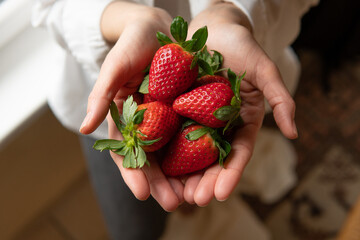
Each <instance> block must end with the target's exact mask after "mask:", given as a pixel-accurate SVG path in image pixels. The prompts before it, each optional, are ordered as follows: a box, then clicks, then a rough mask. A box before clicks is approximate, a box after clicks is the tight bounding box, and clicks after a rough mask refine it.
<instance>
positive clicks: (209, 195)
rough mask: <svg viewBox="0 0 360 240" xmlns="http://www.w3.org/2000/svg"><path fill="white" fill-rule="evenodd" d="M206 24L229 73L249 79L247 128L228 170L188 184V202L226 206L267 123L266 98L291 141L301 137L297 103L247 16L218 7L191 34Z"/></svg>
mask: <svg viewBox="0 0 360 240" xmlns="http://www.w3.org/2000/svg"><path fill="white" fill-rule="evenodd" d="M204 25H207V26H208V31H209V38H208V41H207V46H208V49H209V50H216V51H218V52H220V53H221V54H222V55H223V56H224V67H225V68H228V67H230V68H231V69H232V70H233V71H234V72H236V73H238V74H239V73H243V72H244V71H246V76H245V79H243V81H242V83H241V91H240V93H241V97H242V103H243V105H242V108H241V116H242V118H243V120H244V126H243V127H242V128H240V129H238V130H237V131H236V133H235V138H234V140H233V142H232V151H231V153H230V155H229V156H228V158H227V160H226V162H225V168H221V167H220V166H219V165H218V164H214V165H213V166H212V167H210V168H208V169H207V170H205V171H203V172H201V173H197V174H193V175H191V176H189V177H188V179H187V180H186V183H185V189H184V198H185V200H186V201H187V202H189V203H192V204H194V203H195V204H197V205H199V206H205V205H207V204H208V203H209V202H210V201H211V200H212V199H213V198H214V197H215V198H216V199H217V200H220V201H222V200H225V199H227V198H228V197H229V195H230V194H231V193H232V191H233V190H234V188H235V187H236V185H237V183H238V182H239V180H240V177H241V175H242V172H243V170H244V168H245V166H246V164H247V162H248V161H249V159H250V158H251V155H252V152H253V148H254V145H255V139H256V134H257V132H258V130H259V129H260V127H261V124H262V120H263V116H264V96H265V98H266V99H267V101H268V102H269V104H270V106H271V107H272V109H273V113H274V118H275V120H276V123H277V125H278V126H279V128H280V129H281V131H282V132H283V134H284V135H285V136H286V137H288V138H291V139H292V138H296V137H297V130H296V126H295V123H294V114H295V104H294V101H293V100H292V98H291V96H290V94H289V93H288V91H287V90H286V88H285V86H284V84H283V82H282V79H281V76H280V73H279V71H278V69H277V67H276V66H275V64H274V63H273V62H272V61H271V60H270V59H269V57H268V56H267V55H266V54H265V52H264V51H263V50H262V49H261V47H260V46H259V45H258V44H257V42H256V41H255V39H254V38H253V36H252V34H251V26H250V23H249V21H248V20H247V18H246V17H245V16H244V14H242V12H241V11H240V10H239V9H238V8H236V7H235V6H234V5H232V4H228V3H219V4H215V5H213V6H211V7H209V8H208V9H206V10H205V11H204V12H202V13H200V14H199V15H198V16H197V17H196V18H195V19H194V20H193V21H192V22H191V24H190V31H191V30H193V31H194V29H197V28H198V27H200V26H204ZM189 35H191V33H190V34H189Z"/></svg>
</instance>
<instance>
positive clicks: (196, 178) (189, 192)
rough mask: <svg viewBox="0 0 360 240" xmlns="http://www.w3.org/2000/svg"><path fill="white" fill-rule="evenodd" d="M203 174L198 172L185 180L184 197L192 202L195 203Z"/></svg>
mask: <svg viewBox="0 0 360 240" xmlns="http://www.w3.org/2000/svg"><path fill="white" fill-rule="evenodd" d="M202 176H203V172H198V173H194V174H192V175H190V176H189V177H188V178H187V179H186V182H185V188H184V199H185V201H186V202H188V203H190V204H195V199H194V194H195V191H196V188H197V186H198V185H199V182H200V181H201V178H202Z"/></svg>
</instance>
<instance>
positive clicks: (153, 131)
mask: <svg viewBox="0 0 360 240" xmlns="http://www.w3.org/2000/svg"><path fill="white" fill-rule="evenodd" d="M143 109H145V110H146V111H145V112H144V118H143V121H142V122H141V123H140V124H138V125H137V128H136V130H137V131H140V132H141V133H142V134H138V135H137V136H138V137H139V139H141V140H142V141H149V140H154V139H158V138H160V140H159V141H158V142H155V143H153V144H151V145H144V146H142V148H143V149H144V151H145V152H154V151H156V150H158V149H160V148H161V147H163V146H164V145H165V144H166V143H167V142H168V141H169V140H170V138H171V137H172V136H173V135H174V134H175V132H176V131H177V130H178V129H179V127H180V125H181V121H180V116H179V115H178V114H176V113H175V111H174V110H173V109H172V107H171V106H170V105H169V104H165V103H163V102H159V101H156V102H150V103H144V104H141V105H139V106H138V108H137V111H140V110H143ZM144 135H145V136H144Z"/></svg>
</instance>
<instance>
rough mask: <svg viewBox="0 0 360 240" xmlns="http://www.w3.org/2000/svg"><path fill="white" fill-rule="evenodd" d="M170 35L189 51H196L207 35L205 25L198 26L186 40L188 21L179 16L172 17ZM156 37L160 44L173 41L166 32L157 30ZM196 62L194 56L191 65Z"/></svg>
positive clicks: (203, 43)
mask: <svg viewBox="0 0 360 240" xmlns="http://www.w3.org/2000/svg"><path fill="white" fill-rule="evenodd" d="M170 33H171V36H172V37H173V38H174V39H175V41H176V42H175V43H176V44H178V45H180V46H181V47H182V48H183V49H184V50H185V51H187V52H190V53H196V52H198V51H200V50H201V49H202V48H203V47H204V46H205V43H206V40H207V37H208V30H207V26H204V27H202V28H199V29H198V30H197V31H196V32H195V33H194V34H193V35H192V37H191V39H189V40H186V38H187V34H188V23H187V22H186V21H185V20H184V19H183V18H182V17H180V16H177V17H175V18H174V19H173V21H172V23H171V25H170ZM156 37H157V39H158V41H159V43H160V45H161V46H164V45H167V44H171V43H174V42H173V41H172V40H171V39H170V38H169V37H168V36H166V34H164V33H162V32H157V33H156ZM196 63H197V57H196V55H195V56H194V60H193V62H192V64H191V66H192V67H193V66H195V64H196Z"/></svg>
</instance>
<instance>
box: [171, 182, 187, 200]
mask: <svg viewBox="0 0 360 240" xmlns="http://www.w3.org/2000/svg"><path fill="white" fill-rule="evenodd" d="M168 181H169V183H170V185H171V187H172V189H173V190H174V192H175V194H176V196H177V198H178V199H179V203H180V204H181V203H183V202H184V201H185V199H184V184H183V183H182V182H181V180H179V179H177V178H168Z"/></svg>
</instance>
